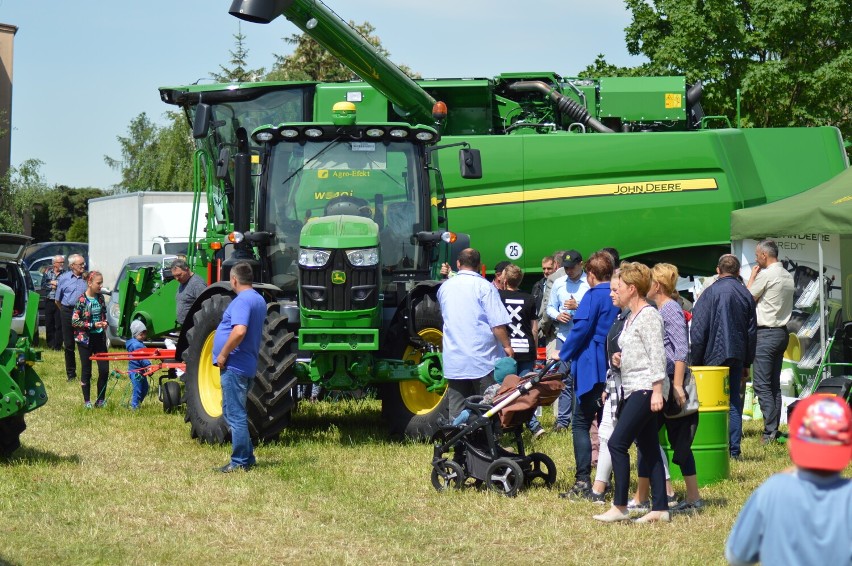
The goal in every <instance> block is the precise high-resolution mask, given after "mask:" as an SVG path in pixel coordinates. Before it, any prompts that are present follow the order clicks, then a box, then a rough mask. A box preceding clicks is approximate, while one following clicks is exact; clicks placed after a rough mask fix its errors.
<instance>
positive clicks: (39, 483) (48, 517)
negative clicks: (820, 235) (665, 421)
mask: <svg viewBox="0 0 852 566" xmlns="http://www.w3.org/2000/svg"><path fill="white" fill-rule="evenodd" d="M44 357H45V362H44V363H42V364H40V365H39V372H40V374H41V375H42V377H43V378H44V380H45V382H46V383H47V386H48V392H49V394H50V396H51V397H50V401H49V402H48V404H47V405H46V406H45V407H43V408H42V409H40V410H38V411H36V412H34V413H32V414H31V415H29V416H28V417H27V424H28V430H27V431H26V432H25V433H24V435H23V436H22V442H23V447H22V448H21V449H20V450H19V451H18V452H16V453H15V455H14V457H13V458H12V459H11V460H10V461H8V462H6V463H0V478H2V488H3V497H2V498H0V532H2V533H3V535H2V537H0V563H3V562H4V561H8V562H9V563H13V564H90V563H91V564H290V563H299V564H306V563H309V564H341V563H342V564H363V563H379V564H398V563H434V562H442V563H449V564H455V563H495V562H498V563H512V564H536V563H556V562H559V563H563V564H580V563H585V564H589V563H601V564H646V563H652V562H655V563H660V562H665V563H669V564H702V565H704V564H719V563H723V558H722V552H723V545H724V540H725V537H726V536H727V533H728V531H729V529H730V526H731V524H732V523H733V521H734V519H735V517H736V515H737V512H738V511H739V509H740V507H741V506H742V504H743V503H744V501H745V499H746V498H747V497H748V495H749V494H750V493H751V491H752V490H753V489H754V488H755V487H756V486H757V485H759V484H760V483H761V482H762V481H763V480H765V479H766V478H767V477H768V476H769V475H771V474H772V473H774V472H775V471H778V470H781V469H782V468H784V467H786V466H787V465H788V460H787V457H786V449H785V448H784V447H782V446H773V447H770V448H763V447H761V446H760V445H759V442H758V439H759V433H758V429H757V428H756V426H755V425H751V424H750V425H748V426H747V427H746V437H745V440H744V444H743V447H744V460H743V461H742V462H733V463H732V474H731V479H730V480H728V481H725V482H722V483H719V484H716V485H714V486H711V487H708V488H704V490H703V496H704V498H705V499H706V500H708V502H709V503H710V506H709V508H707V509H706V510H705V511H704V512H703V513H701V514H699V515H695V516H678V517H676V518H675V520H674V521H673V522H672V523H671V524H668V525H649V526H635V525H631V524H621V525H601V524H599V523H597V522H596V521H594V520H592V518H591V516H592V515H593V514H595V513H598V512H600V511H601V510H602V508H601V507H600V506H595V505H593V504H591V503H578V502H567V501H564V500H560V499H558V498H557V497H556V492H555V490H554V491H548V490H545V489H540V488H539V489H531V490H529V491H525V492H522V493H521V495H520V496H519V497H517V498H514V499H508V498H504V497H502V496H500V495H496V494H491V493H483V492H477V491H475V490H472V489H471V490H465V491H463V492H454V493H437V492H435V491H434V489H433V488H432V486H431V483H430V480H429V474H430V467H429V463H430V459H431V448H430V446H428V445H425V444H417V443H401V444H400V443H393V442H389V441H388V440H387V439H386V437H385V434H384V429H383V425H382V423H381V422H380V420H379V404H378V402H376V401H367V402H338V403H330V402H323V403H318V404H315V405H307V404H303V405H301V406H300V410H299V413H298V416H297V417H296V418H295V420H294V424H293V426H292V427H291V428H289V429H288V430H287V431H285V433H284V434H283V435H282V437H281V440H280V442H278V443H275V444H268V445H264V446H261V447H259V448H258V449H257V458H258V463H259V465H258V467H257V468H256V469H254V470H252V471H251V472H249V473H236V474H230V475H227V476H223V475H219V474H216V473H213V472H212V471H211V468H212V467H213V466H217V465H222V464H224V463H225V462H227V460H228V456H229V447H227V446H207V445H201V444H198V443H197V442H195V441H193V440H190V438H189V430H188V425H186V424H185V423H184V422H183V418H182V416H181V415H166V414H164V413H163V412H162V410H161V406H160V404H159V403H158V402H156V399H148V400H146V402H145V404H144V405H143V407H142V409H141V410H140V411H138V412H135V413H133V412H131V411H129V410H128V409H126V408H124V407H122V406H120V405H119V399H120V397H121V394H122V390H121V386H119V387H118V388H116V390H114V391H113V393H112V395H111V396H110V398H109V403H108V406H107V407H106V408H105V409H101V410H89V411H87V410H84V409H83V407H82V397H81V395H80V391H79V387H78V386H77V385H76V384H74V383H67V382H66V381H65V377H64V371H63V369H62V367H63V366H62V361H61V358H60V355H59V354H56V353H53V352H46V353H45V354H44ZM552 421H553V419H552V416H551V415H550V413H549V411H546V412H545V416H544V422H545V424H546V425H548V424H552ZM536 449H537V450H540V451H542V452H544V453H546V454H548V455H550V456H551V457H552V458H553V459H554V460H555V461H556V464H557V466H558V467H559V483H558V485H557V488H558V489H559V488H561V489H564V488H567V487H568V486H569V485H570V483H572V480H573V452H572V448H571V443H570V435H558V436H556V435H548V436H545V437H544V438H543V439H542V440H541V441H540V442H538V443H537V446H536ZM699 473H700V470H699ZM675 488H676V489H677V490H678V491H679V492H680V493H683V484H682V483H680V484H678V483H676V484H675Z"/></svg>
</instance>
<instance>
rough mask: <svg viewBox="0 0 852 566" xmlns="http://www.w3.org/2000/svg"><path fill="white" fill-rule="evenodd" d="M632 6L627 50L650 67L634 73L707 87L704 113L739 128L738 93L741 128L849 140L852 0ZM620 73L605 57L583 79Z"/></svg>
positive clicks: (644, 1)
mask: <svg viewBox="0 0 852 566" xmlns="http://www.w3.org/2000/svg"><path fill="white" fill-rule="evenodd" d="M625 2H626V4H627V7H628V9H629V10H630V11H631V12H632V13H633V21H632V23H631V24H630V25H629V26H628V27H627V29H626V39H627V48H628V51H629V52H630V53H631V54H633V55H644V56H646V57H647V58H648V59H649V62H648V63H646V64H645V65H642V66H641V67H638V68H637V69H636V71H639V72H641V74H647V75H655V76H658V75H685V76H686V78H687V82H688V83H690V84H692V83H694V82H695V81H697V80H702V81H704V82H705V91H704V96H703V99H702V106H703V107H704V111H705V113H706V114H708V115H722V114H724V115H727V116H728V117H729V118H731V120H732V121H733V119H734V118H735V117H736V116H735V114H736V94H737V89H738V88H739V89H741V92H742V117H743V125H748V126H762V127H769V126H774V127H783V126H818V125H833V126H836V127H838V128H839V129H840V130H841V132H842V133H843V135H844V137H846V138H849V137H852V98H850V97H849V84H850V83H852V34H850V33H849V29H850V28H852V3H850V2H849V1H848V0H755V1H751V2H746V1H744V0H735V1H734V2H731V1H730V0H693V1H691V2H682V1H680V0H625ZM613 69H614V68H613V67H612V66H611V65H608V64H607V63H606V61H605V60H604V59H603V57H599V58H598V60H597V61H596V62H595V64H594V65H591V66H589V67H588V68H587V69H586V71H584V72H585V73H587V75H588V76H595V75H596V73H597V72H599V71H601V72H609V71H611V70H613ZM616 71H617V72H618V71H620V70H619V69H616ZM619 74H622V73H620V72H619ZM597 76H600V75H597Z"/></svg>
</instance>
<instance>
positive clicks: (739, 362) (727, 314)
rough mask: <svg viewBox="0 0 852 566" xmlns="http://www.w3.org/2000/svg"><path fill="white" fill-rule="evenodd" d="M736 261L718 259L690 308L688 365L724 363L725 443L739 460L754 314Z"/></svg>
mask: <svg viewBox="0 0 852 566" xmlns="http://www.w3.org/2000/svg"><path fill="white" fill-rule="evenodd" d="M739 272H740V261H739V260H738V259H737V258H736V256H733V255H731V254H725V255H723V256H722V257H720V258H719V263H718V264H717V265H716V273H717V274H718V275H719V278H718V280H717V281H716V282H715V283H713V284H712V285H710V286H709V287H707V288H706V289H705V290H704V292H703V293H701V295H700V296H699V298H698V300H697V301H696V303H695V305H694V306H693V308H692V325H691V327H690V333H689V336H690V342H691V351H692V364H693V365H695V366H725V367H727V368H728V380H729V383H730V390H731V398H730V415H729V443H728V448H729V450H730V452H731V457H732V458H734V459H739V457H740V442H741V440H742V435H743V398H742V377H743V374H744V368H746V367H748V366H750V365H751V363H752V361H753V360H754V354H755V345H756V341H757V316H756V312H755V305H754V301H753V300H752V298H751V294H750V293H749V292H748V289H746V287H745V285H743V284H742V283H741V282H740V280H739V279H738V278H737V276H738V275H739Z"/></svg>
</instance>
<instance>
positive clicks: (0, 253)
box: [0, 233, 38, 341]
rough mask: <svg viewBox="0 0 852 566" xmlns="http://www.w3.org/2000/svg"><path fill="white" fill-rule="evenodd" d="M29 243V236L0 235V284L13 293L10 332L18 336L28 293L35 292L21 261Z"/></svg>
mask: <svg viewBox="0 0 852 566" xmlns="http://www.w3.org/2000/svg"><path fill="white" fill-rule="evenodd" d="M31 241H32V238H30V237H29V236H23V235H21V234H6V233H0V283H2V284H3V285H6V286H8V287H10V288H11V289H12V291H14V293H15V303H14V306H13V310H12V330H14V331H15V332H16V333H18V334H19V335H21V334H23V333H24V322H25V318H26V313H27V301H28V300H29V298H30V291H35V286H34V285H33V280H32V278H31V277H30V272H29V270H28V269H27V268H26V267H25V265H24V262H23V259H22V258H23V257H24V251H25V250H26V248H27V246H28V245H29V243H30V242H31ZM37 330H38V329H36V333H35V335H36V341H37V340H38V338H37V337H38V331H37Z"/></svg>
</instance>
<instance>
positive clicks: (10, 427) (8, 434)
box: [0, 414, 27, 458]
mask: <svg viewBox="0 0 852 566" xmlns="http://www.w3.org/2000/svg"><path fill="white" fill-rule="evenodd" d="M26 429H27V423H26V422H25V421H24V415H23V414H19V415H13V416H11V417H6V418H5V419H0V458H8V457H9V456H11V455H12V453H13V452H14V451H15V450H17V449H18V448H20V447H21V433H22V432H24V431H25V430H26Z"/></svg>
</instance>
